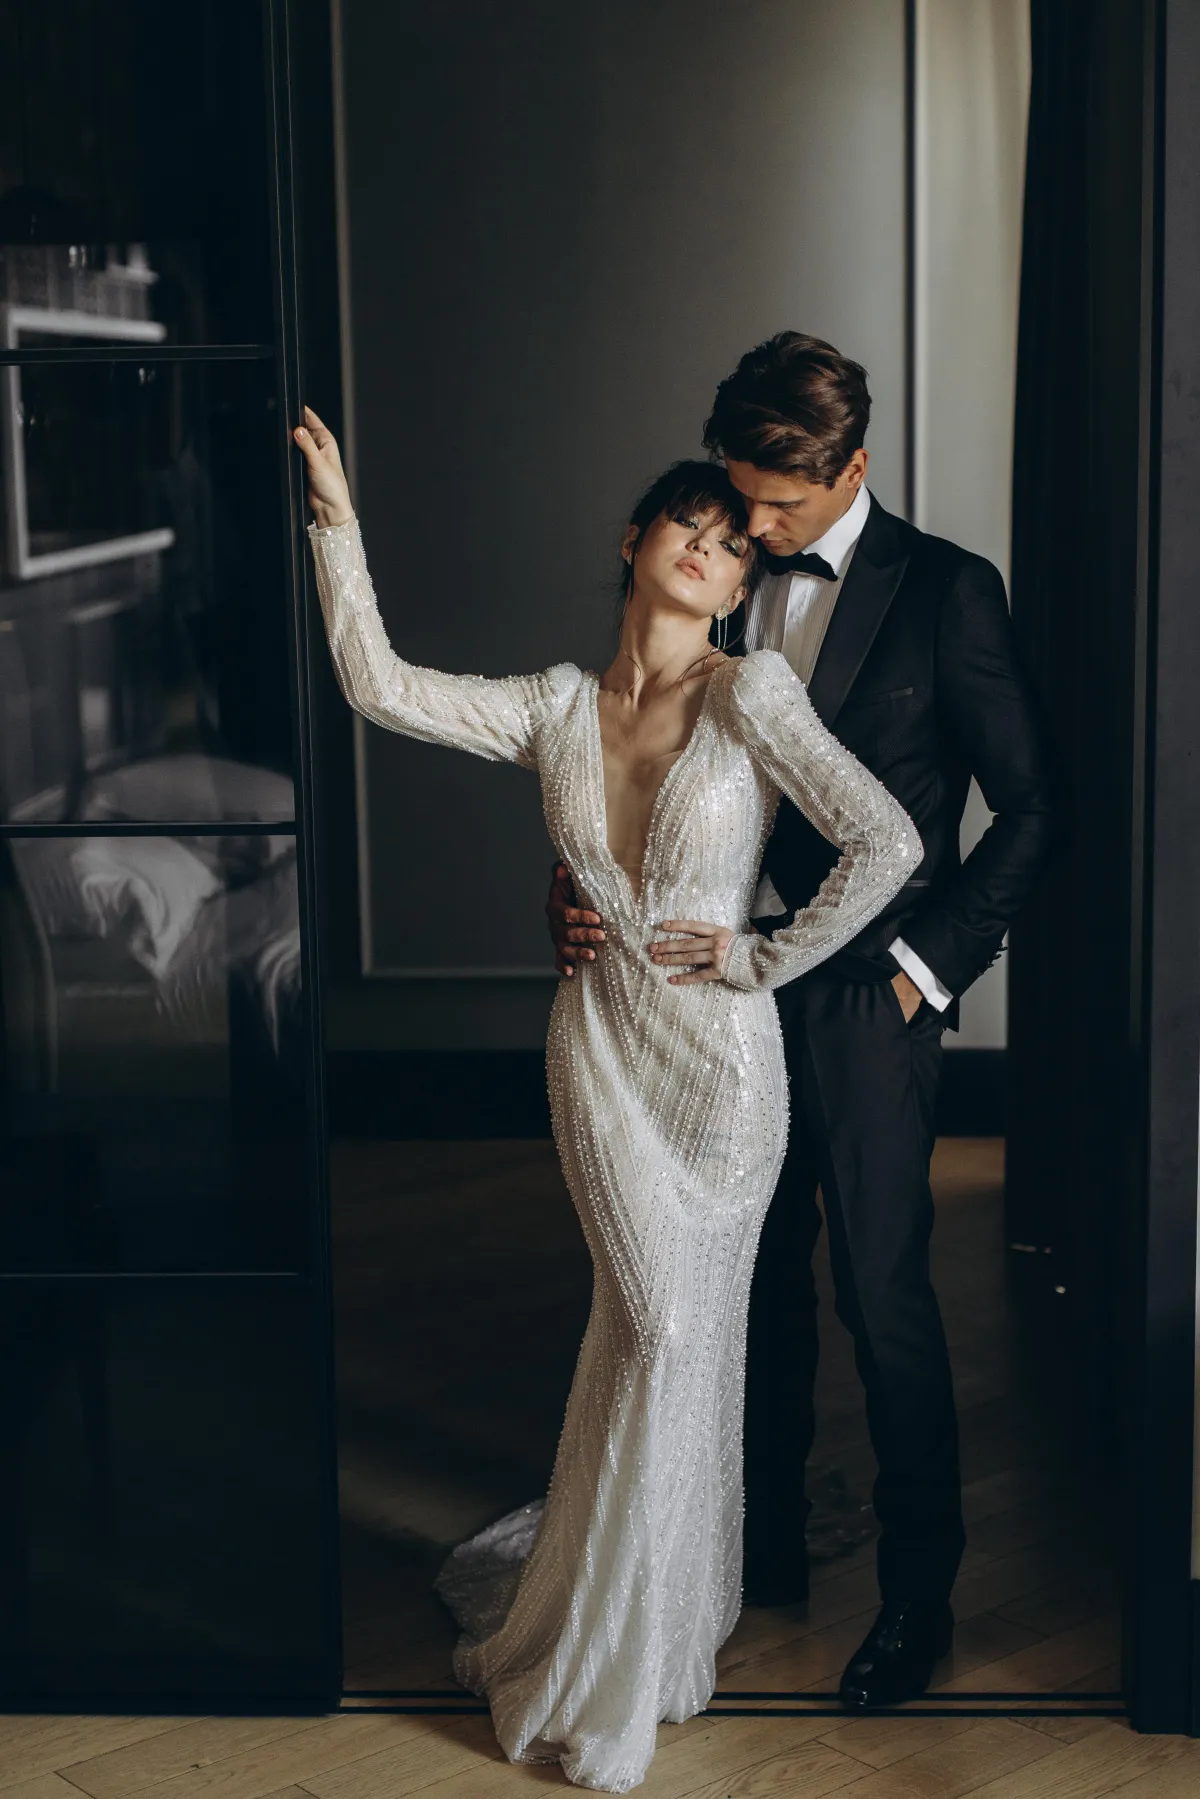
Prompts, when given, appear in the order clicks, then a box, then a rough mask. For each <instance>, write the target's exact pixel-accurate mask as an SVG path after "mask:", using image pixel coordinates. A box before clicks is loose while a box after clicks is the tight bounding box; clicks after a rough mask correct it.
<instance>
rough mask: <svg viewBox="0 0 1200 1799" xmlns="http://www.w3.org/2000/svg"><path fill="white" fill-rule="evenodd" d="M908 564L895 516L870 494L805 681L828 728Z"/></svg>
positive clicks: (852, 681)
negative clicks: (855, 543)
mask: <svg viewBox="0 0 1200 1799" xmlns="http://www.w3.org/2000/svg"><path fill="white" fill-rule="evenodd" d="M907 564H908V550H907V548H906V547H905V544H904V542H903V540H902V537H901V532H900V527H899V525H898V523H897V521H896V520H895V519H894V518H893V517H892V515H891V513H890V512H885V511H884V510H883V507H882V506H881V505H880V504H879V502H878V500H874V499H873V500H872V501H871V510H870V512H869V513H868V514H867V522H866V524H865V525H864V527H863V534H862V536H861V537H860V538H859V540H858V547H857V549H856V550H855V552H854V557H853V560H852V561H851V563H850V567H849V569H848V570H847V573H846V579H845V581H844V582H843V583H842V591H841V592H840V593H839V595H838V598H837V604H836V606H835V607H834V609H833V617H832V618H831V619H830V621H829V628H828V630H827V631H826V633H825V641H824V643H823V644H822V645H821V653H820V655H819V656H818V657H817V665H816V667H815V668H814V670H813V676H812V680H811V681H810V682H809V684H808V697H809V699H810V700H811V701H812V703H813V706H814V708H815V709H816V712H817V716H818V717H819V718H820V719H821V720H822V722H823V723H824V724H826V725H828V726H829V727H830V728H831V729H832V727H833V723H834V720H835V719H836V718H837V715H838V713H839V712H840V711H841V709H842V707H843V706H844V705H845V702H846V696H847V695H848V693H849V692H850V689H851V687H852V686H853V685H854V681H855V678H856V676H857V674H858V671H859V669H860V668H861V667H862V665H863V662H864V660H865V659H866V655H867V651H868V650H869V649H870V647H871V645H872V644H873V643H874V641H875V636H876V633H877V632H878V630H879V627H880V625H881V624H882V623H883V621H884V618H885V616H886V614H887V609H888V607H889V606H890V605H891V603H892V600H893V599H894V598H895V594H896V589H897V588H898V587H899V585H900V581H901V579H902V577H903V574H904V570H905V568H906V566H907Z"/></svg>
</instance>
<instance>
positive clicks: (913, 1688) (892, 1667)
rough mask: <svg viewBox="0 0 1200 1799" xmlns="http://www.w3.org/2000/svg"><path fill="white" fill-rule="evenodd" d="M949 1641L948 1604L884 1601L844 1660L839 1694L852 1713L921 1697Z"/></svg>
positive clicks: (951, 1627)
mask: <svg viewBox="0 0 1200 1799" xmlns="http://www.w3.org/2000/svg"><path fill="white" fill-rule="evenodd" d="M953 1639H954V1614H953V1612H952V1611H951V1610H950V1607H949V1606H948V1605H936V1606H930V1605H926V1604H921V1603H920V1602H918V1601H916V1600H914V1601H911V1602H910V1603H909V1604H907V1605H885V1606H884V1607H883V1610H882V1611H881V1612H880V1614H879V1616H878V1618H876V1620H875V1622H874V1624H873V1625H872V1626H871V1628H870V1630H869V1631H868V1632H867V1635H866V1638H865V1640H864V1642H863V1643H862V1645H861V1647H860V1648H859V1649H858V1650H857V1651H856V1652H855V1654H854V1655H852V1656H851V1658H850V1660H849V1662H848V1663H847V1664H846V1672H845V1673H844V1674H843V1675H842V1684H841V1686H840V1687H839V1688H838V1698H839V1699H840V1700H841V1702H842V1704H843V1705H844V1706H846V1708H847V1709H848V1710H849V1711H854V1712H868V1711H874V1710H875V1708H876V1707H877V1706H881V1705H901V1704H903V1702H904V1700H906V1699H917V1698H919V1697H920V1695H921V1694H922V1693H923V1692H924V1691H925V1689H926V1687H927V1686H928V1685H929V1681H930V1677H931V1676H932V1674H933V1670H934V1665H935V1663H937V1662H939V1661H940V1660H941V1659H942V1657H943V1656H944V1655H948V1654H949V1653H950V1644H951V1642H952V1641H953Z"/></svg>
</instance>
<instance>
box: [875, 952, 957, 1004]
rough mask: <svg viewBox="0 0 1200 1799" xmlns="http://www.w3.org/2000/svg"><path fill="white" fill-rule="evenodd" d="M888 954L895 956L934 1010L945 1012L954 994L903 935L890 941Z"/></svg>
mask: <svg viewBox="0 0 1200 1799" xmlns="http://www.w3.org/2000/svg"><path fill="white" fill-rule="evenodd" d="M888 954H889V955H892V956H895V958H896V960H897V962H899V964H900V966H901V968H902V969H903V970H904V972H905V974H906V975H907V976H908V978H909V980H910V981H911V982H912V984H913V986H914V987H919V988H920V990H921V995H922V997H923V998H924V999H927V1000H928V1001H929V1003H930V1005H931V1006H932V1007H933V1009H934V1011H935V1012H944V1011H945V1010H946V1007H947V1006H948V1005H949V1004H950V1001H951V1000H952V999H953V998H954V995H953V994H952V993H948V992H947V991H946V989H945V988H944V987H943V986H942V983H941V982H940V981H939V980H938V978H937V976H936V975H935V974H934V972H933V970H932V968H926V966H925V964H924V962H922V960H921V958H920V956H918V955H917V953H916V951H915V950H911V949H909V947H908V945H907V943H905V941H904V939H903V937H896V938H894V939H893V941H892V942H891V943H889V945H888Z"/></svg>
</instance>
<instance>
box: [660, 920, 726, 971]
mask: <svg viewBox="0 0 1200 1799" xmlns="http://www.w3.org/2000/svg"><path fill="white" fill-rule="evenodd" d="M658 928H659V930H660V931H674V932H676V933H677V935H676V936H674V937H673V938H671V939H670V941H669V942H662V941H660V942H658V943H652V944H651V945H650V959H651V961H652V962H653V963H654V965H655V967H656V968H680V967H684V968H687V969H688V971H689V972H688V973H687V974H673V975H670V976H669V977H668V985H669V986H671V987H694V986H696V985H697V984H698V983H699V982H700V981H719V980H720V979H721V978H722V976H723V975H724V973H725V960H726V957H727V956H728V954H729V945H730V944H731V943H732V942H733V940H734V938H735V937H736V936H737V932H736V931H730V930H728V929H727V928H726V927H725V926H724V925H723V924H700V923H698V922H697V921H696V920H695V919H694V918H664V919H663V921H662V923H661V924H660V925H659V927H658Z"/></svg>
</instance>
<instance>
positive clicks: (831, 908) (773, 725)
mask: <svg viewBox="0 0 1200 1799" xmlns="http://www.w3.org/2000/svg"><path fill="white" fill-rule="evenodd" d="M730 699H731V706H732V710H733V715H734V718H735V720H736V722H737V725H738V728H739V730H740V732H741V735H742V737H743V740H744V741H745V742H746V744H747V746H748V747H749V749H750V751H751V754H752V755H753V756H754V757H755V760H756V761H757V762H758V763H759V764H760V766H761V767H762V768H764V769H765V771H766V773H767V774H768V775H769V777H770V778H771V780H772V781H774V783H775V785H776V786H777V787H778V788H779V789H780V791H781V792H782V793H785V794H786V795H787V797H788V798H789V799H790V800H791V801H792V803H793V804H794V805H795V806H797V807H798V808H799V810H800V811H801V812H802V813H803V814H804V816H805V818H807V819H808V821H809V823H810V824H813V825H815V826H816V828H817V830H818V831H820V833H821V835H822V837H824V838H826V839H827V840H828V841H829V842H830V843H833V844H836V845H837V847H838V848H839V849H840V850H841V852H842V853H841V855H840V856H839V858H838V861H837V863H836V865H835V866H834V867H833V868H832V869H831V870H830V872H829V873H828V874H827V875H826V877H825V879H824V880H823V881H822V882H821V885H820V887H819V888H818V889H817V892H816V894H815V895H814V897H813V898H812V900H811V901H810V902H809V904H808V905H807V906H805V907H804V908H803V910H802V911H800V912H797V913H796V915H795V917H794V918H793V920H792V922H791V924H790V925H785V926H784V927H783V928H782V929H780V930H778V931H775V932H774V933H773V934H772V935H771V936H770V937H762V936H759V935H758V934H757V933H750V934H746V935H742V936H738V937H735V938H734V939H733V942H732V943H731V944H730V946H729V953H728V957H727V959H726V962H725V967H724V976H725V979H726V980H727V981H729V982H731V983H732V985H733V986H735V987H748V988H753V987H777V986H779V985H781V984H782V982H784V981H793V980H795V979H796V977H797V976H798V975H802V974H804V973H805V972H806V971H807V970H808V969H810V968H813V967H815V966H816V965H817V964H818V963H819V962H824V961H825V960H826V959H827V958H828V957H829V956H832V955H834V954H835V953H836V952H837V951H838V950H839V949H841V948H842V947H843V945H844V944H847V943H849V942H850V940H851V939H852V938H854V937H857V935H858V933H859V932H860V931H861V930H862V928H863V926H864V925H867V924H869V923H870V921H871V919H873V918H874V917H876V915H877V914H878V913H880V912H882V911H883V909H884V907H885V906H886V905H887V903H888V901H889V900H890V899H892V898H893V897H894V896H895V894H897V893H898V892H899V891H900V889H901V887H903V885H904V883H905V881H907V880H908V879H910V877H911V876H912V875H914V874H915V873H916V871H917V868H918V867H919V866H920V863H921V861H922V859H923V856H924V850H923V849H922V846H921V838H920V835H919V833H918V831H917V828H916V826H915V825H914V824H913V822H912V820H911V819H910V818H909V816H908V813H907V812H906V811H905V810H904V808H903V806H901V805H900V803H899V802H898V801H897V800H895V799H893V798H892V796H891V794H890V793H889V792H888V790H887V788H886V787H885V786H884V785H883V783H882V782H881V781H878V780H877V779H876V778H875V776H874V775H873V774H871V773H870V772H869V771H868V770H867V769H865V768H864V767H863V765H862V763H861V762H858V761H857V760H856V759H855V758H854V757H853V756H852V755H851V754H850V751H849V750H848V749H847V748H846V747H845V745H844V744H842V743H839V741H838V739H837V738H836V737H835V736H834V735H833V732H832V731H830V730H828V729H827V728H826V726H825V725H823V724H822V723H821V720H820V719H819V718H818V717H817V714H816V711H815V710H814V708H813V704H812V701H811V700H810V699H809V697H808V692H807V689H806V688H805V686H804V683H803V682H802V681H801V680H800V679H799V678H798V677H797V676H796V675H795V674H793V672H792V670H791V668H790V667H789V666H788V664H787V662H786V661H785V660H784V658H783V657H782V656H781V655H780V654H779V653H778V652H777V651H775V650H759V651H757V652H755V653H754V654H753V655H750V656H747V657H745V658H744V660H743V661H742V663H741V666H740V667H739V669H738V672H737V677H736V679H735V680H734V682H733V683H732V691H731V696H730Z"/></svg>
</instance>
